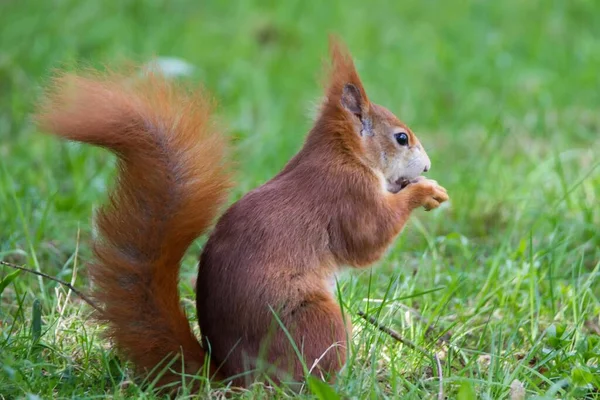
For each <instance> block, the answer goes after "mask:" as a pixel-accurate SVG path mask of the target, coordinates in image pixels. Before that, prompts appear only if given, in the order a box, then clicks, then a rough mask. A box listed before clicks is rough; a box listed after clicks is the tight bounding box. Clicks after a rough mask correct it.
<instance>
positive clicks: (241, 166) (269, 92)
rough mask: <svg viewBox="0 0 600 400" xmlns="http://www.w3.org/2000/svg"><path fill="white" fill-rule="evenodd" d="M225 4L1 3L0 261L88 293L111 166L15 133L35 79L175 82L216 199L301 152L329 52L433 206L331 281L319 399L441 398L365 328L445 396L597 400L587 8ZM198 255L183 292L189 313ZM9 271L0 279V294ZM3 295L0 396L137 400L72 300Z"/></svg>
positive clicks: (578, 4) (567, 4)
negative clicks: (230, 151) (518, 386)
mask: <svg viewBox="0 0 600 400" xmlns="http://www.w3.org/2000/svg"><path fill="white" fill-rule="evenodd" d="M224 3H227V2H217V1H205V2H196V1H192V0H189V1H146V2H130V1H116V0H115V1H104V2H82V1H71V0H58V1H46V2H41V1H40V2H34V1H21V2H16V1H14V2H2V3H1V4H0V259H4V260H7V261H11V262H15V263H18V264H26V265H29V266H31V267H33V268H35V269H39V270H41V271H43V272H46V273H48V274H51V275H54V276H57V277H59V278H61V279H65V280H69V281H71V280H73V281H74V283H75V286H76V287H78V288H80V289H82V290H89V281H88V278H87V274H86V268H85V264H86V262H87V261H88V260H89V258H90V248H89V241H90V236H91V226H90V221H91V216H92V213H93V210H94V208H95V207H97V206H98V205H99V204H100V203H101V202H102V201H103V199H104V198H105V195H106V191H107V186H109V185H110V182H111V178H112V177H113V173H114V170H113V161H114V160H113V158H112V157H111V156H109V155H108V154H107V153H106V152H103V151H101V150H98V149H92V148H88V147H82V146H79V145H70V144H66V143H61V142H58V141H57V140H55V139H54V138H51V137H47V136H44V135H42V134H40V133H39V132H37V131H36V129H35V127H34V126H33V125H32V123H31V121H30V113H31V112H32V110H33V105H34V102H35V101H36V99H37V98H38V97H39V94H40V87H41V85H43V84H44V82H46V81H47V78H48V76H49V75H50V73H51V70H52V69H53V68H56V67H60V66H65V65H66V66H68V67H70V66H72V65H73V64H74V63H75V62H83V63H85V64H90V65H95V66H98V65H102V64H105V63H108V64H118V63H121V62H123V61H124V60H129V59H133V60H135V61H139V62H146V61H148V60H151V59H152V57H153V56H173V57H178V58H181V59H183V60H186V61H187V62H189V63H191V64H193V65H194V66H195V67H196V69H195V70H194V73H193V75H192V76H191V77H189V78H188V80H189V81H190V84H193V83H197V82H202V83H203V84H205V85H206V86H207V87H208V88H209V89H210V91H211V92H212V93H213V94H214V95H215V97H216V98H217V99H218V101H219V117H220V118H221V119H222V120H223V121H225V123H226V125H227V127H228V132H229V134H230V135H231V137H232V139H233V140H234V142H235V146H236V161H237V163H238V168H237V176H236V179H237V185H236V189H235V190H234V191H233V192H232V194H231V201H234V200H235V199H237V198H239V197H240V196H241V195H243V194H244V193H245V192H247V191H248V190H250V189H252V188H254V187H256V186H258V185H260V184H261V183H263V182H265V181H266V180H267V179H269V178H270V177H271V176H273V175H274V174H275V173H276V172H277V171H278V170H279V169H280V168H281V167H282V166H283V165H284V164H285V162H286V161H287V160H288V159H289V158H290V157H291V156H292V155H293V154H294V153H295V152H296V151H297V150H298V149H299V147H300V146H301V144H302V141H303V137H304V135H305V133H306V132H307V130H308V129H309V127H310V124H311V122H310V114H311V111H310V110H311V109H312V108H313V105H314V103H315V101H316V100H317V99H318V98H319V96H320V87H319V83H318V81H319V76H320V71H321V65H322V60H323V57H324V56H325V55H326V52H327V40H326V38H327V36H326V35H327V33H328V32H330V31H335V32H338V33H339V34H340V35H341V36H342V37H343V38H344V40H345V41H346V42H347V44H348V45H349V47H350V49H351V50H352V52H353V54H354V56H355V58H356V61H357V65H358V68H359V72H360V73H361V75H362V76H363V79H364V82H365V85H366V87H367V91H368V93H369V95H370V97H371V98H372V99H374V100H375V101H376V102H378V103H380V104H383V105H386V106H388V107H389V108H390V109H392V110H393V111H395V112H396V113H397V114H398V115H399V116H400V118H401V119H403V120H405V121H406V122H407V123H408V124H409V125H410V126H411V127H412V128H413V130H414V131H415V132H416V133H417V134H418V136H419V137H420V139H421V141H422V142H423V144H424V146H425V148H426V149H427V151H428V153H429V156H430V158H431V159H432V163H433V168H432V170H431V172H430V173H429V176H430V177H431V178H433V179H436V180H438V181H439V182H440V183H441V184H442V185H443V186H445V187H446V188H447V189H448V191H449V193H450V195H451V202H450V204H449V205H448V206H447V207H442V208H441V209H439V210H436V211H434V212H431V213H425V212H423V211H418V212H416V213H415V214H414V216H413V218H412V219H411V222H410V223H409V226H408V227H407V229H406V230H405V231H404V233H403V234H402V235H401V236H400V238H399V239H398V240H397V241H396V242H395V244H394V245H393V246H392V248H391V250H390V251H389V252H388V254H387V256H386V257H385V258H384V259H383V260H381V262H379V263H378V265H377V266H375V268H373V269H372V270H367V271H363V272H357V271H355V272H351V273H348V274H346V275H344V276H343V277H342V279H341V280H340V282H339V293H340V298H341V300H342V302H343V303H344V305H345V310H346V312H348V313H350V315H352V319H353V321H354V326H355V330H354V333H353V342H354V344H353V347H352V351H351V354H350V362H349V363H348V365H347V367H346V368H345V370H344V371H343V372H342V373H341V375H340V377H339V379H338V382H337V383H336V384H335V386H334V390H335V391H336V392H338V393H339V394H340V395H341V396H342V397H355V398H373V399H376V398H377V399H379V398H386V397H387V398H395V397H405V398H415V399H420V398H437V394H438V387H439V379H438V376H437V371H436V368H435V367H434V365H433V364H432V361H431V360H430V359H429V358H428V357H426V356H424V355H423V354H422V353H420V352H419V351H415V350H413V349H411V348H410V347H407V346H405V345H402V344H400V343H398V342H396V341H395V340H393V339H392V338H391V337H390V336H388V335H386V334H383V333H381V332H380V331H379V330H377V328H375V327H374V326H372V325H369V324H367V323H365V322H364V321H363V320H362V319H361V318H359V317H358V316H357V314H356V313H357V311H358V310H359V309H362V310H368V312H369V313H370V314H371V315H375V316H377V318H378V320H379V321H381V322H382V323H383V324H385V325H386V326H388V327H390V328H393V329H394V330H396V331H398V332H399V333H400V334H401V335H402V337H404V338H406V339H409V340H411V341H413V342H415V343H416V344H418V345H419V346H422V347H424V348H426V349H427V351H428V352H430V353H432V354H433V353H435V354H438V355H439V356H440V358H442V359H443V361H444V364H443V367H442V372H443V388H444V391H445V394H446V395H447V396H449V398H461V399H469V398H474V396H477V397H478V398H484V399H498V398H507V397H510V386H511V384H512V383H513V381H515V380H518V381H520V382H521V383H522V385H523V386H524V387H525V389H526V391H527V395H528V397H529V396H531V398H534V397H535V396H540V397H545V398H556V397H562V398H572V397H580V398H581V397H585V396H587V397H588V398H600V369H599V363H600V360H599V357H600V336H599V334H600V328H599V325H600V321H599V315H600V284H599V283H598V282H599V281H598V279H599V275H600V272H599V269H600V264H599V263H600V228H599V226H600V167H599V158H598V155H599V154H600V141H599V140H598V138H599V137H600V136H599V134H600V74H599V73H598V66H599V65H600V40H598V38H599V37H600V3H599V2H596V1H593V0H572V1H563V2H561V1H541V0H531V1H519V0H505V1H496V2H492V1H470V2H465V1H458V0H457V1H444V2H435V1H416V0H415V1H389V2H372V3H368V2H364V1H356V0H352V1H351V0H343V1H342V0H333V1H323V2H310V4H308V2H306V1H299V0H290V1H278V2H276V1H252V0H250V1H244V2H237V3H235V4H234V3H230V4H229V5H225V4H224ZM78 238H79V239H78ZM200 242H201V241H200ZM200 249H201V243H199V244H197V245H195V246H194V248H193V249H191V251H190V255H189V257H188V258H186V262H185V265H184V271H183V276H182V291H183V294H184V296H185V300H186V302H187V303H189V304H190V305H192V306H191V308H190V309H193V298H194V294H193V289H192V285H191V283H190V282H191V279H192V277H193V276H194V275H195V268H196V266H195V257H196V256H197V254H198V252H199V250H200ZM12 272H13V271H12V270H10V269H8V268H7V267H0V281H2V280H3V279H5V278H6V277H7V276H9V275H10V274H11V273H12ZM13 278H14V280H13V281H12V282H11V283H9V282H8V281H7V282H6V283H7V286H6V288H5V289H4V291H3V293H1V302H0V398H25V397H28V398H35V396H39V397H40V398H72V397H77V398H82V397H86V398H91V397H94V398H98V397H105V396H107V397H114V398H124V397H140V396H141V395H142V394H141V393H142V391H143V389H142V388H141V387H140V386H137V385H136V384H134V383H132V382H131V370H130V366H129V365H128V364H127V363H125V362H123V361H122V360H120V359H119V358H118V357H117V355H116V354H115V353H114V352H113V351H112V350H111V346H110V343H108V342H107V341H105V340H103V339H102V338H101V336H100V333H101V328H99V327H98V326H97V325H96V324H94V322H93V321H92V320H91V319H90V310H89V308H88V307H86V306H85V304H83V303H82V302H81V300H80V299H79V298H77V297H76V296H74V295H73V294H71V295H70V296H69V295H67V292H66V290H65V288H64V287H60V286H57V284H56V283H54V282H52V281H49V280H43V279H38V278H37V277H34V276H30V275H29V274H24V273H21V274H20V275H18V276H13ZM1 286H2V285H0V287H1ZM194 314H195V313H194V312H191V313H190V315H191V316H192V318H195V315H194ZM419 316H422V318H420V317H419ZM40 322H41V324H40ZM193 324H194V325H195V322H193ZM429 325H431V326H432V327H433V329H431V330H428V326H429ZM444 333H447V334H448V335H447V336H449V340H447V341H440V340H438V339H439V338H440V337H441V335H443V334H444ZM210 390H211V389H210V388H207V389H206V392H205V394H208V393H209V391H210ZM312 391H313V392H315V393H317V392H318V390H316V389H314V387H313V389H312ZM223 393H224V391H223V390H218V389H215V390H214V391H212V392H210V394H212V395H213V396H217V395H222V394H223ZM265 393H266V389H265V388H263V387H262V386H256V387H253V388H251V389H250V390H249V391H248V392H246V393H245V394H243V395H242V396H243V397H245V398H260V397H261V396H263V395H265ZM272 395H273V396H290V397H292V396H294V395H293V394H292V392H290V391H288V390H286V389H285V388H280V389H279V390H277V391H275V392H274V393H272ZM300 395H301V396H303V397H306V398H309V397H311V396H312V397H315V396H316V395H314V394H311V390H309V389H308V388H305V389H304V390H303V391H302V393H301V394H300ZM144 396H149V397H152V396H151V394H150V393H147V392H145V394H144ZM320 398H328V397H327V395H325V394H321V395H320ZM330 398H331V397H330ZM515 398H518V397H515Z"/></svg>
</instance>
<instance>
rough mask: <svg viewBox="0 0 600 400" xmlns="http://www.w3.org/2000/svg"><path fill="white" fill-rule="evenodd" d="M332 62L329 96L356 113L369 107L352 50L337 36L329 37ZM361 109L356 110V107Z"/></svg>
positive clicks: (328, 88) (328, 86) (328, 87)
mask: <svg viewBox="0 0 600 400" xmlns="http://www.w3.org/2000/svg"><path fill="white" fill-rule="evenodd" d="M329 48H330V54H331V64H330V69H329V82H328V84H327V92H326V93H327V98H328V99H329V100H330V101H331V102H334V103H337V105H338V106H339V105H340V101H341V105H343V106H344V107H345V108H346V109H348V110H350V111H351V112H353V113H355V114H359V113H360V111H364V110H365V109H368V104H369V100H368V98H367V94H366V93H365V89H364V88H363V85H362V82H361V81H360V78H359V76H358V73H357V72H356V68H355V66H354V62H353V61H352V56H351V55H350V52H349V51H348V49H347V48H346V46H344V44H343V43H342V42H341V41H340V40H339V39H338V38H337V37H335V36H330V37H329ZM357 108H358V109H359V111H358V112H356V109H357Z"/></svg>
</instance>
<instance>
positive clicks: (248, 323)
mask: <svg viewBox="0 0 600 400" xmlns="http://www.w3.org/2000/svg"><path fill="white" fill-rule="evenodd" d="M330 55H331V64H330V70H329V75H328V77H329V79H328V81H327V82H326V86H325V96H324V100H323V101H322V104H321V106H320V109H319V113H318V116H317V117H316V120H315V123H314V126H313V127H312V129H311V130H310V132H309V133H308V135H307V137H306V139H305V143H304V145H303V147H302V148H301V149H300V151H299V152H298V153H297V154H296V155H295V156H294V157H293V158H292V159H291V160H290V161H289V162H288V163H287V164H286V165H285V167H284V168H283V170H282V171H281V172H280V173H279V174H277V175H276V176H275V177H273V178H272V179H271V180H269V181H268V182H266V183H265V184H263V185H262V186H260V187H258V188H256V189H254V190H252V191H251V192H249V193H247V194H246V195H245V196H244V197H242V198H241V199H240V200H239V201H237V202H235V203H234V204H233V205H231V206H230V207H229V208H228V209H227V210H226V211H225V212H224V213H223V215H222V216H221V217H220V218H219V219H218V221H217V222H216V225H214V228H213V230H212V232H211V233H210V235H209V238H208V241H207V242H206V244H205V246H204V248H203V251H202V254H201V256H200V262H199V270H198V278H197V283H196V300H197V301H196V308H197V313H198V321H199V326H200V332H201V337H202V338H201V341H199V340H198V339H197V337H196V336H195V335H194V333H193V331H192V329H191V327H190V323H189V321H188V319H187V317H186V315H185V313H184V311H183V308H182V306H181V304H180V298H179V293H178V278H179V277H178V276H179V269H180V264H181V261H182V258H183V256H184V253H185V252H186V250H187V249H188V247H189V246H190V245H191V243H192V242H193V241H194V240H195V239H197V238H198V237H199V236H201V235H202V234H205V233H206V232H207V230H208V229H209V228H211V227H212V225H213V222H214V219H215V217H216V216H217V214H218V213H219V210H220V209H221V207H222V206H223V205H224V203H225V202H226V201H227V195H228V189H229V188H231V187H232V179H231V172H230V164H229V162H228V161H227V160H228V145H227V140H226V138H225V135H223V134H222V133H221V130H220V129H219V127H218V125H217V124H216V123H215V122H214V118H213V117H212V113H213V108H214V107H213V103H212V100H211V99H210V98H209V96H208V95H207V94H206V92H205V91H204V90H203V89H200V90H198V91H196V92H193V91H189V90H186V89H185V88H183V87H182V86H181V85H179V84H176V83H174V82H173V81H169V80H167V79H166V78H164V77H161V76H160V74H153V73H148V74H147V76H146V77H145V78H144V79H141V80H139V79H138V80H131V79H129V80H128V79H127V77H126V76H124V75H120V74H118V73H114V72H109V73H102V74H101V73H92V74H91V75H90V74H78V73H72V74H70V73H61V74H59V75H58V76H56V77H55V78H53V81H52V83H51V84H50V88H49V89H48V90H47V92H46V95H45V97H44V100H43V101H42V102H41V105H40V108H39V111H38V112H37V113H36V115H35V118H36V121H37V123H38V126H39V127H40V128H41V129H42V130H43V131H47V132H50V133H52V134H54V135H57V136H59V137H62V138H64V139H68V140H73V141H78V142H84V143H89V144H92V145H96V146H100V147H103V148H106V149H108V150H110V151H112V152H113V153H115V154H116V156H117V160H118V177H117V181H116V185H115V187H114V189H113V190H112V192H111V194H110V197H109V201H108V203H107V204H106V205H104V206H103V207H102V208H101V209H100V210H99V211H98V213H97V215H96V219H95V226H96V228H97V231H98V235H97V238H96V239H94V243H93V250H94V261H93V262H92V265H91V266H90V275H91V279H92V282H93V283H94V295H95V299H97V301H98V302H99V304H101V306H102V307H101V309H102V311H101V313H100V316H99V318H100V319H101V320H102V321H105V322H106V324H107V326H108V331H109V332H108V335H109V337H110V338H111V339H112V340H113V343H114V344H115V345H116V347H117V349H118V350H119V351H121V352H122V353H123V354H124V355H126V357H127V358H128V359H129V360H130V361H131V362H132V363H133V365H134V367H135V369H136V372H137V373H138V374H140V375H141V376H144V377H148V378H152V379H155V381H156V382H158V384H160V385H164V384H172V385H175V386H177V385H178V384H179V383H181V382H182V378H181V376H182V374H185V376H194V375H196V376H197V375H198V374H206V376H209V377H210V378H212V379H214V380H217V381H228V382H231V383H232V384H233V385H235V386H242V387H244V386H248V385H249V384H251V383H252V382H254V381H255V380H256V379H261V377H262V378H267V379H269V380H270V381H271V382H275V383H280V382H301V381H303V379H305V378H306V376H307V375H308V374H309V373H310V374H315V375H318V376H321V377H328V378H326V379H334V377H335V374H336V373H337V372H339V371H340V369H341V368H342V367H343V366H344V364H345V359H346V351H347V349H346V347H347V345H348V341H349V336H350V335H351V331H352V325H351V321H350V320H349V318H347V316H346V315H344V314H343V312H342V310H341V308H340V306H339V305H338V304H337V302H336V301H335V298H334V294H333V292H332V289H331V282H332V279H335V278H334V276H335V274H336V272H337V271H339V270H340V269H341V268H342V267H348V266H349V267H354V268H364V267H367V266H369V265H371V264H373V263H374V262H375V261H377V260H378V259H380V258H381V257H382V255H383V253H384V251H385V250H386V248H387V247H388V246H389V245H390V244H391V242H392V241H393V239H394V238H395V237H396V236H397V235H398V234H399V233H400V231H401V230H402V229H403V227H404V225H405V224H406V222H407V219H408V218H409V216H410V215H411V213H412V211H413V210H415V209H417V208H419V207H424V208H425V209H426V210H431V209H434V208H436V207H438V206H439V205H440V204H441V203H443V202H444V201H446V200H448V194H447V192H446V190H445V189H444V188H443V187H441V186H440V185H438V184H437V182H435V181H433V180H430V179H426V178H424V177H423V176H422V175H421V174H422V173H424V172H427V171H428V170H429V169H430V167H431V162H430V160H429V158H428V156H427V153H426V152H425V150H424V148H423V146H422V145H421V143H420V142H419V139H418V138H417V137H416V136H415V134H414V133H413V132H412V131H411V129H409V127H408V126H407V125H406V124H404V123H403V122H401V121H400V120H399V119H398V118H397V117H396V116H395V115H394V114H393V113H392V112H390V111H388V110H387V109H386V108H384V107H383V106H380V105H377V104H375V103H373V102H371V101H370V100H369V98H368V97H367V94H366V92H365V89H364V87H363V84H362V83H361V80H360V78H359V76H358V73H357V71H356V68H355V66H354V62H353V60H352V57H351V55H350V53H349V51H348V50H347V48H346V47H345V46H344V45H343V44H342V43H341V42H340V41H339V40H337V39H335V38H332V39H331V40H330ZM174 357H175V358H174ZM176 357H179V358H178V359H177V358H176ZM332 377H333V378H332Z"/></svg>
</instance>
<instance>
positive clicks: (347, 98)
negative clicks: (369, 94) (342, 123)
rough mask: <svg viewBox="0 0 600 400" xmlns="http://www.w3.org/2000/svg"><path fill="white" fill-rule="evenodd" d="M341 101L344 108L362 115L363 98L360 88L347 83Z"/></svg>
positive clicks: (358, 115)
mask: <svg viewBox="0 0 600 400" xmlns="http://www.w3.org/2000/svg"><path fill="white" fill-rule="evenodd" d="M341 102H342V105H343V106H344V108H345V109H346V110H348V111H350V112H351V113H352V114H354V115H356V116H357V117H359V118H360V117H361V114H362V109H363V99H362V95H361V94H360V90H358V88H357V87H356V86H354V85H353V84H351V83H346V84H345V85H344V89H343V90H342V97H341Z"/></svg>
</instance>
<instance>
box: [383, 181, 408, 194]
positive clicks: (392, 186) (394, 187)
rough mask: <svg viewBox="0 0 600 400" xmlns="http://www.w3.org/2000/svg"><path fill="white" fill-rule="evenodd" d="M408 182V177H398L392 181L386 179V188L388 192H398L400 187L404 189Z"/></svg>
mask: <svg viewBox="0 0 600 400" xmlns="http://www.w3.org/2000/svg"><path fill="white" fill-rule="evenodd" d="M409 184H410V179H408V178H399V179H396V180H395V181H393V182H391V181H388V183H387V189H388V191H389V192H392V193H398V192H399V191H401V190H402V189H404V188H405V187H407V186H408V185H409Z"/></svg>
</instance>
